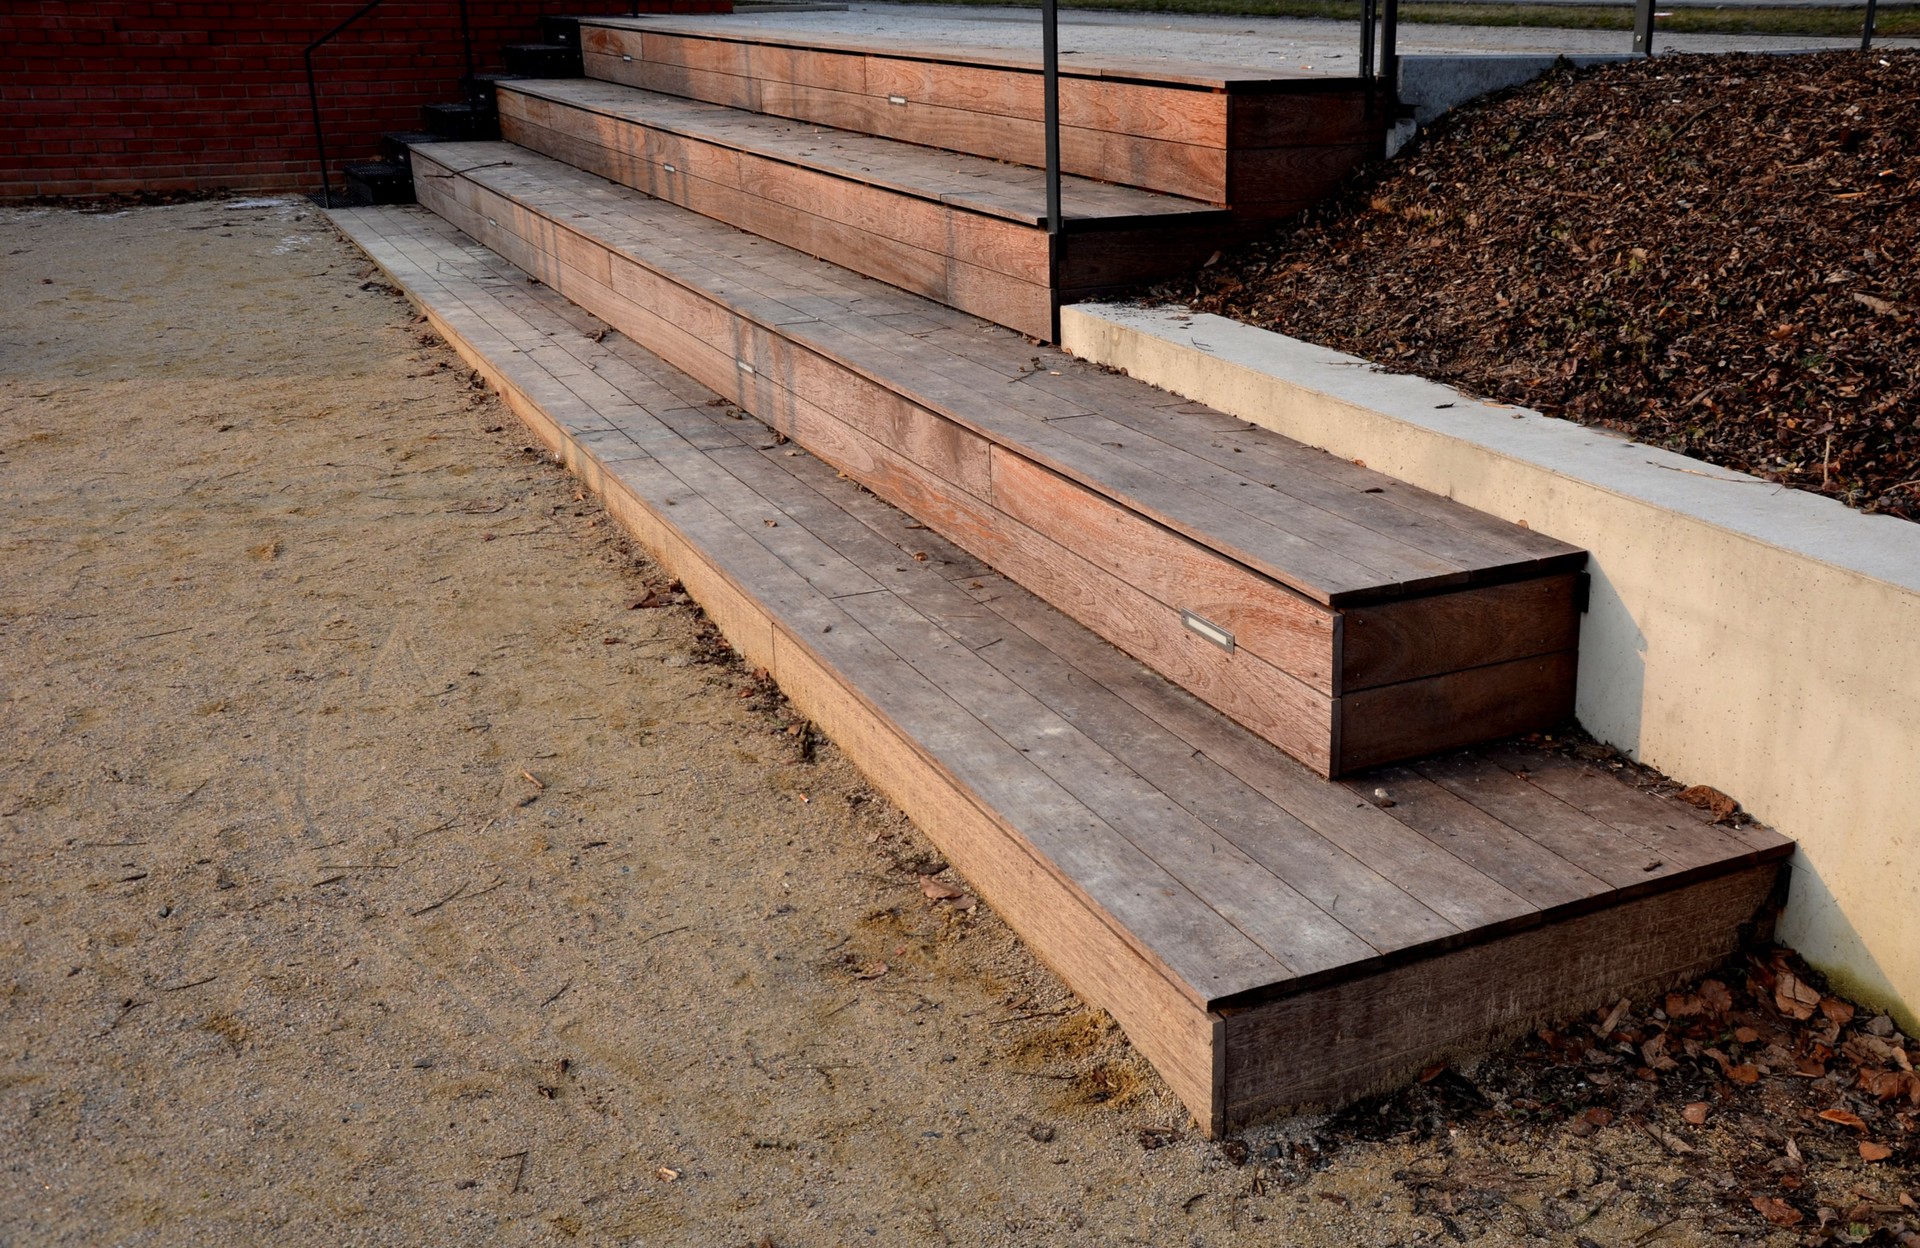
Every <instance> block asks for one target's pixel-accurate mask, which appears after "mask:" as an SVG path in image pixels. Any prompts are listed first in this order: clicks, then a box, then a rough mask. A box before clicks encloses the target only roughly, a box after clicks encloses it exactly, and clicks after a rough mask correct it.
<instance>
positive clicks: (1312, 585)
mask: <svg viewBox="0 0 1920 1248" xmlns="http://www.w3.org/2000/svg"><path fill="white" fill-rule="evenodd" d="M421 158H431V159H432V160H434V161H437V162H440V163H441V164H443V165H444V166H445V167H446V168H447V169H448V170H452V171H459V172H461V173H462V174H463V175H464V176H465V177H467V178H469V179H470V180H472V181H473V182H475V183H476V184H478V185H482V186H485V187H487V188H489V189H491V190H493V191H495V192H497V193H498V194H500V195H502V196H504V197H505V198H507V199H510V200H512V201H514V202H515V203H518V204H520V205H523V206H524V207H526V208H527V209H528V210H530V211H534V212H537V213H540V214H542V215H547V216H551V217H552V218H553V219H555V220H557V221H561V222H564V223H565V225H566V226H567V228H569V229H571V230H575V231H578V232H580V233H581V234H582V235H583V236H591V237H593V238H595V239H598V240H600V241H601V242H602V243H604V244H605V245H607V246H610V247H613V248H616V249H618V250H619V251H620V252H621V253H622V254H624V255H626V256H628V257H630V258H631V259H632V260H633V261H634V262H636V263H638V264H641V265H644V266H647V267H649V268H652V269H654V270H656V271H658V272H660V273H662V274H663V275H666V276H668V277H670V278H672V279H673V280H675V281H677V282H680V283H682V284H685V285H687V286H689V287H695V288H700V289H704V290H706V291H708V292H709V293H711V294H712V295H714V296H715V297H717V298H720V299H723V300H725V301H726V302H727V303H728V304H729V305H730V306H731V307H733V308H735V309H736V310H738V311H739V312H740V313H741V314H742V315H745V316H747V317H749V318H750V319H752V320H755V321H757V322H759V323H761V324H764V325H768V326H777V327H779V329H780V332H781V333H782V334H783V335H785V336H787V337H790V338H797V339H804V340H805V341H806V342H807V343H808V344H809V345H810V346H812V347H814V348H815V349H817V350H819V351H821V352H823V353H825V354H828V355H831V356H833V357H834V358H836V359H838V360H840V361H841V362H843V363H844V364H846V365H847V366H848V367H849V368H851V369H853V370H854V371H856V372H858V373H860V374H862V375H864V376H866V377H868V378H871V379H873V380H874V381H875V382H877V383H879V384H881V385H884V386H887V387H889V388H897V389H899V390H902V391H904V392H906V393H908V394H910V395H912V396H913V398H914V399H915V400H916V401H918V402H920V403H923V404H925V405H926V406H927V407H929V408H931V409H933V410H936V411H938V412H940V413H941V414H942V415H944V416H946V417H948V418H950V419H951V420H953V421H954V422H955V423H957V424H959V425H961V426H963V427H965V428H967V429H968V430H970V431H972V432H973V433H975V434H977V435H979V436H980V437H981V438H983V439H985V440H986V441H988V442H990V443H993V444H995V445H1000V446H1005V447H1008V448H1009V449H1012V450H1017V451H1018V452H1019V453H1020V454H1021V455H1023V456H1026V457H1029V458H1031V459H1033V460H1034V461H1035V462H1037V463H1040V464H1043V465H1045V466H1046V467H1048V468H1050V469H1052V470H1053V471H1055V472H1058V473H1060V474H1061V475H1063V476H1066V477H1068V478H1070V479H1072V480H1075V481H1078V482H1080V483H1082V484H1084V485H1086V486H1087V487H1089V488H1091V489H1093V490H1095V491H1097V492H1099V493H1101V494H1103V495H1105V496H1107V497H1109V498H1112V499H1115V500H1116V501H1119V502H1121V503H1123V504H1124V505H1125V506H1127V507H1128V508H1129V509H1131V510H1135V511H1137V512H1139V513H1140V514H1142V515H1145V516H1148V517H1150V518H1151V519H1152V520H1154V521H1155V522H1156V523H1158V524H1161V525H1164V526H1166V527H1167V528H1168V529H1170V530H1172V531H1174V532H1176V533H1179V534H1181V535H1182V536H1184V537H1186V538H1187V539H1189V540H1192V541H1195V542H1198V543H1200V544H1201V545H1203V546H1206V547H1209V548H1211V549H1216V550H1219V551H1220V552H1221V553H1223V554H1225V555H1227V556H1228V557H1230V558H1233V559H1235V560H1236V561H1238V562H1241V563H1244V564H1246V565H1247V566H1248V567H1251V568H1254V569H1256V570H1257V571H1259V572H1260V573H1262V574H1263V575H1265V576H1268V577H1271V578H1272V579H1273V580H1275V581H1276V582H1278V583H1279V584H1281V585H1283V586H1285V587H1287V588H1288V589H1289V590H1291V591H1293V592H1296V593H1298V594H1300V595H1302V596H1304V597H1305V598H1308V599H1310V600H1312V601H1314V602H1319V603H1323V604H1327V605H1345V604H1354V603H1362V602H1367V601H1377V600H1383V599H1391V598H1399V597H1404V596H1406V595H1409V594H1412V593H1419V592H1424V591H1431V590H1437V589H1442V588H1445V587H1448V586H1454V585H1464V584H1467V583H1470V582H1485V583H1497V582H1501V581H1508V580H1514V579H1518V578H1521V577H1534V576H1540V575H1544V574H1547V573H1551V572H1555V571H1577V570H1578V569H1579V568H1580V567H1581V566H1583V565H1584V562H1585V554H1584V552H1582V551H1579V550H1578V549H1576V548H1574V547H1571V546H1568V545H1567V544H1566V543H1563V542H1559V541H1556V540H1554V539H1552V538H1548V537H1545V536H1542V535H1540V534H1536V533H1533V532H1531V531H1529V530H1527V529H1522V528H1520V527H1518V526H1516V525H1511V524H1508V523H1506V522H1504V521H1500V520H1497V519H1494V518H1492V517H1489V516H1486V515H1483V514H1481V513H1478V512H1475V511H1473V510H1471V509H1469V508H1466V507H1462V506H1459V505H1458V504H1455V503H1453V502H1451V501H1450V500H1447V499H1442V498H1438V497H1436V496H1433V495H1429V494H1426V493H1425V492H1423V491H1419V490H1414V489H1412V488H1410V487H1408V486H1406V485H1404V484H1402V483H1400V482H1397V481H1394V480H1392V479H1391V478H1388V477H1385V476H1382V475H1380V474H1378V473H1374V472H1370V471H1368V470H1366V469H1364V468H1360V467H1358V466H1356V465H1352V464H1348V463H1345V462H1344V461H1340V460H1337V459H1335V458H1334V457H1332V456H1329V455H1325V454H1323V453H1321V452H1317V451H1311V450H1308V449H1307V448H1304V447H1301V446H1299V444H1297V443H1292V442H1290V441H1289V440H1287V439H1285V438H1281V437H1279V436H1278V435H1275V434H1271V433H1268V432H1266V431H1264V430H1259V429H1255V428H1253V427H1252V426H1247V425H1244V424H1240V423H1239V422H1230V421H1228V418H1225V417H1223V416H1221V414H1219V413H1217V412H1213V411H1211V410H1210V409H1205V408H1201V407H1198V406H1196V405H1194V404H1189V403H1183V402H1180V401H1179V400H1177V399H1176V398H1175V397H1174V396H1171V395H1168V394H1166V393H1165V392H1164V391H1160V390H1156V389H1154V388H1153V387H1151V386H1146V385H1143V384H1142V383H1139V382H1136V381H1133V380H1132V379H1130V378H1127V377H1124V376H1119V375H1116V374H1111V373H1107V372H1104V371H1102V370H1099V369H1095V368H1090V367H1087V366H1084V365H1078V364H1076V363H1075V362H1073V361H1072V360H1071V359H1070V357H1067V356H1065V355H1064V354H1062V353H1060V352H1058V351H1053V350H1049V349H1046V348H1040V347H1036V346H1034V345H1032V344H1031V343H1028V342H1026V341H1025V340H1023V339H1021V338H1020V337H1019V336H1017V335H1014V334H1011V333H1007V332H1005V331H1001V330H995V329H993V328H992V327H988V326H983V325H982V324H981V323H980V322H979V321H978V320H976V319H975V318H973V317H970V316H967V315H965V314H962V313H959V312H956V311H954V310H953V309H950V308H943V307H940V306H939V305H936V304H931V303H929V302H928V301H927V300H924V299H920V298H917V297H914V296H912V295H909V294H907V293H905V292H902V291H898V290H893V289H890V288H888V287H886V286H885V285H883V284H881V283H877V282H873V281H870V280H867V279H863V278H859V277H857V276H855V275H852V274H849V273H846V272H844V271H840V270H836V269H833V268H830V267H828V266H825V265H822V264H820V263H818V262H817V261H814V260H811V259H809V258H807V257H805V256H803V255H800V254H798V253H796V252H793V251H791V250H790V249H788V248H785V247H782V246H780V245H778V244H775V243H772V242H768V241H766V240H757V239H751V238H749V237H747V236H744V235H742V234H740V233H739V232H738V231H735V230H731V229H728V228H727V227H725V226H722V225H719V224H718V223H716V222H713V221H709V220H707V219H705V218H702V217H700V216H698V215H695V214H692V213H687V212H684V211H682V210H679V209H677V208H674V207H673V206H672V205H669V204H664V203H661V202H659V201H657V200H653V199H650V198H648V197H646V196H643V195H639V194H637V193H634V192H631V191H628V190H625V189H623V188H620V187H616V186H612V185H610V184H608V183H607V182H606V181H604V180H603V179H600V178H596V177H594V176H593V175H591V174H586V173H582V172H580V171H578V170H576V169H573V168H571V167H569V166H567V165H564V164H562V163H560V162H558V161H554V160H551V159H548V158H545V157H542V156H539V155H537V154H534V153H530V152H526V151H523V150H520V149H515V148H511V147H507V146H505V145H497V144H495V145H490V144H446V143H441V144H435V145H433V146H432V147H431V148H430V149H422V151H421V153H419V155H418V156H416V159H421ZM1223 422H1224V423H1225V424H1230V425H1231V426H1232V428H1230V429H1224V430H1223ZM1236 447H1238V448H1241V449H1240V450H1238V451H1236V450H1235V448H1236ZM1248 447H1257V448H1259V449H1258V450H1257V451H1256V452H1255V453H1253V454H1251V455H1248V454H1246V453H1245V448H1248ZM1242 459H1244V460H1246V461H1247V464H1248V468H1247V469H1246V470H1241V469H1240V467H1239V465H1238V464H1237V463H1233V464H1231V466H1230V464H1229V462H1226V461H1229V460H1232V461H1237V460H1242Z"/></svg>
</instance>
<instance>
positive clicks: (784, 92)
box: [588, 59, 1227, 204]
mask: <svg viewBox="0 0 1920 1248" xmlns="http://www.w3.org/2000/svg"><path fill="white" fill-rule="evenodd" d="M588 76H589V77H592V78H596V79H600V80H603V81H607V82H617V83H620V84H622V85H625V86H630V87H637V88H640V89H641V90H645V91H657V92H661V93H663V94H667V95H678V96H685V97H687V98H689V99H695V100H702V101H705V102H708V103H712V104H722V105H726V106H727V107H730V108H744V109H751V110H753V111H756V112H762V113H767V114H770V115H772V116H776V117H785V118H789V119H791V120H795V121H806V122H813V123H816V124H819V125H824V126H832V127H834V128H836V129H840V130H853V131H858V132H860V133H863V134H877V135H883V136H885V137H887V138H892V139H899V140H901V141H902V142H906V143H918V144H922V145H924V146H927V147H935V148H941V149H944V150H947V151H954V152H966V153H969V154H971V155H974V156H981V157H985V158H987V159H991V160H1005V161H1010V162H1012V163H1016V164H1022V165H1033V166H1038V165H1040V164H1042V163H1044V160H1045V133H1044V131H1043V129H1042V127H1041V123H1040V121H1039V120H1038V118H1037V116H1036V117H1033V118H1026V117H1008V116H1002V115H997V114H993V113H983V112H979V111H976V110H974V109H973V108H971V107H968V106H965V105H956V106H949V105H946V104H942V103H936V102H932V101H929V100H923V99H906V98H905V97H890V96H888V95H885V94H878V95H874V94H854V93H851V92H847V91H835V90H831V89H828V88H824V87H816V86H811V85H807V84H800V83H790V82H783V81H778V80H772V79H766V78H749V77H742V76H738V75H735V74H728V73H719V72H713V71H709V70H705V69H697V68H692V67H688V66H684V65H678V64H671V63H666V62H656V61H644V60H635V61H632V62H620V61H618V60H617V59H602V60H599V61H592V60H591V59H590V63H589V65H588ZM895 98H901V99H904V100H905V102H904V103H895V102H894V100H895ZM1060 161H1061V163H1060V167H1061V169H1062V170H1063V171H1065V172H1066V173H1069V174H1076V175H1079V176H1081V177H1089V178H1098V179H1102V180H1105V181H1111V182H1118V183H1121V184H1122V185H1126V186H1137V187H1142V188H1144V189H1147V190H1155V191H1160V192H1163V193H1165V194H1169V195H1178V196H1182V197H1184V198H1188V199H1196V200H1201V201H1204V202H1206V203H1211V204H1222V203H1225V202H1226V198H1227V153H1226V151H1225V149H1223V148H1221V147H1219V146H1218V145H1211V146H1208V145H1200V144H1195V143H1181V142H1171V141H1165V140H1161V139H1153V138H1145V137H1141V136H1139V135H1134V134H1127V133H1117V132H1112V131H1106V130H1098V129H1090V128H1085V127H1080V126H1074V125H1066V124H1063V125H1062V126H1061V129H1060Z"/></svg>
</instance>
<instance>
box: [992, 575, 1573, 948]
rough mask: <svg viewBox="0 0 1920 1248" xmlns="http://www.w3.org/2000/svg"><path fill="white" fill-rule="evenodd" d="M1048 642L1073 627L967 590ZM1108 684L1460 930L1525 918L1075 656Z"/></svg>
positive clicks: (1282, 767) (1140, 684)
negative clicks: (1095, 671)
mask: <svg viewBox="0 0 1920 1248" xmlns="http://www.w3.org/2000/svg"><path fill="white" fill-rule="evenodd" d="M973 592H974V594H975V596H976V597H978V598H980V599H981V600H982V601H983V602H985V603H987V605H989V606H991V607H993V609H994V610H995V611H997V612H1000V613H1001V614H1004V615H1006V616H1007V617H1008V618H1009V619H1010V620H1012V621H1013V622H1014V623H1017V624H1018V625H1019V626H1020V627H1021V628H1022V629H1024V630H1025V631H1026V632H1027V633H1029V634H1030V635H1031V636H1033V637H1035V638H1036V639H1038V640H1039V641H1041V642H1042V643H1043V644H1045V645H1047V646H1048V647H1049V648H1053V649H1061V648H1064V647H1067V646H1069V645H1071V644H1072V643H1071V642H1070V641H1069V640H1068V639H1067V636H1066V634H1070V633H1071V631H1072V627H1073V626H1072V625H1071V624H1070V623H1069V622H1068V621H1066V620H1063V619H1061V618H1060V617H1059V616H1057V615H1054V614H1053V613H1051V612H1047V611H1045V610H1043V609H1040V608H1039V607H1038V606H1037V605H1035V604H1033V603H1032V602H1031V600H1030V599H1029V598H1027V597H1026V596H1025V595H1020V594H1003V593H1002V592H1001V590H1000V587H999V584H998V583H997V582H983V587H982V588H981V589H979V590H976V591H973ZM1081 659H1082V661H1083V662H1085V663H1087V664H1088V665H1089V670H1097V678H1098V679H1099V681H1100V682H1101V683H1102V685H1104V686H1105V687H1106V688H1107V689H1109V690H1111V691H1113V693H1114V694H1115V695H1116V696H1118V697H1120V698H1121V699H1123V700H1124V701H1126V702H1127V704H1128V705H1130V706H1132V707H1134V708H1135V709H1136V710H1138V711H1140V712H1141V713H1142V714H1144V715H1145V716H1147V718H1148V719H1150V720H1152V721H1153V722H1154V723H1156V724H1158V725H1160V726H1161V727H1162V728H1163V729H1165V730H1166V731H1168V732H1170V733H1172V734H1174V735H1175V736H1177V737H1178V738H1179V739H1181V740H1182V741H1185V742H1186V743H1187V745H1188V747H1189V748H1191V749H1194V750H1198V751H1199V752H1201V753H1202V754H1204V755H1205V756H1206V757H1208V758H1210V759H1212V760H1213V761H1214V762H1216V763H1218V764H1219V765H1220V766H1221V767H1222V768H1224V769H1225V770H1226V771H1228V772H1229V773H1231V774H1232V775H1233V776H1235V777H1236V778H1237V779H1238V780H1240V782H1241V783H1243V784H1245V785H1246V786H1247V787H1248V788H1250V789H1252V790H1253V791H1255V792H1256V793H1259V794H1260V795H1261V796H1263V797H1265V798H1266V799H1267V800H1268V801H1270V802H1272V803H1274V805H1276V806H1277V807H1279V808H1280V809H1281V810H1284V811H1286V812H1287V813H1288V814H1289V815H1291V816H1292V817H1294V818H1295V819H1297V820H1299V821H1300V822H1301V823H1302V824H1305V825H1306V826H1307V827H1309V828H1312V829H1313V830H1314V831H1316V832H1317V833H1319V834H1320V835H1321V836H1322V837H1324V838H1326V840H1328V841H1329V842H1331V843H1332V844H1334V845H1337V846H1339V847H1340V848H1341V849H1342V850H1344V851H1345V852H1346V853H1347V854H1349V855H1351V856H1352V857H1353V858H1354V859H1355V860H1356V861H1358V862H1361V863H1363V864H1365V865H1366V866H1367V867H1368V868H1369V869H1371V870H1372V871H1373V872H1374V873H1375V874H1377V875H1380V876H1382V877H1383V878H1385V879H1388V880H1391V881H1393V882H1394V883H1395V884H1396V885H1397V886H1399V887H1400V888H1401V889H1402V890H1404V891H1405V892H1407V893H1408V894H1409V895H1410V896H1412V897H1414V898H1415V899H1417V900H1418V901H1420V902H1421V903H1422V904H1424V905H1425V906H1426V907H1427V908H1429V909H1431V910H1433V911H1434V912H1435V913H1436V914H1439V915H1441V916H1442V917H1444V918H1445V919H1446V920H1447V921H1448V922H1450V923H1452V924H1454V926H1455V929H1456V930H1459V931H1466V930H1471V929H1474V928H1479V927H1487V928H1505V927H1507V926H1510V925H1512V924H1513V923H1515V922H1529V921H1531V920H1532V918H1533V916H1534V915H1535V914H1536V913H1537V907H1535V906H1533V905H1532V904H1530V903H1529V902H1527V901H1526V900H1525V899H1524V898H1521V897H1519V896H1518V895H1516V894H1514V893H1512V892H1511V891H1509V890H1508V889H1506V888H1505V887H1504V886H1502V885H1500V884H1499V883H1497V882H1496V881H1494V880H1492V879H1490V878H1488V877H1487V876H1486V875H1485V874H1483V873H1482V872H1480V871H1478V870H1476V869H1475V868H1473V867H1471V866H1469V865H1468V864H1466V863H1464V862H1462V861H1460V860H1459V859H1458V858H1455V857H1454V856H1453V855H1452V854H1450V853H1448V852H1447V851H1445V850H1444V849H1441V848H1440V847H1438V846H1436V845H1434V844H1433V843H1432V842H1431V841H1428V840H1427V839H1426V838H1424V837H1422V836H1420V835H1419V834H1418V833H1416V832H1414V831H1413V830H1412V829H1410V828H1408V827H1407V826H1406V825H1405V824H1402V823H1401V822H1400V821H1398V820H1396V819H1394V818H1393V817H1392V816H1391V815H1390V814H1388V813H1387V812H1386V811H1383V810H1379V809H1377V808H1375V807H1374V806H1373V804H1372V803H1370V802H1365V801H1362V800H1360V799H1359V798H1358V797H1356V796H1354V795H1353V794H1352V793H1350V792H1348V791H1347V790H1345V789H1344V788H1341V787H1339V786H1336V785H1329V784H1327V783H1325V782H1324V781H1323V780H1322V779H1321V778H1320V777H1318V776H1315V775H1313V774H1312V773H1310V772H1309V771H1308V770H1307V769H1306V767H1305V766H1303V765H1302V764H1300V763H1299V762H1296V761H1295V760H1294V759H1292V758H1288V757H1287V756H1285V755H1283V754H1280V753H1278V752H1277V751H1275V750H1274V748H1273V747H1272V746H1271V745H1269V744H1267V743H1266V742H1265V741H1263V740H1259V739H1256V738H1255V737H1254V736H1253V735H1251V734H1249V733H1246V732H1242V731H1239V730H1237V729H1235V728H1234V727H1233V726H1232V725H1230V724H1225V723H1222V722H1221V719H1220V717H1219V716H1218V715H1217V714H1214V713H1212V712H1211V711H1209V710H1208V708H1207V707H1205V706H1203V705H1202V704H1200V703H1198V702H1195V701H1192V700H1190V699H1186V698H1180V697H1169V696H1168V691H1167V688H1166V685H1165V682H1163V681H1160V680H1158V679H1156V678H1154V677H1153V675H1152V674H1151V673H1148V672H1146V671H1143V670H1141V669H1140V668H1139V667H1138V666H1137V665H1135V664H1131V663H1127V662H1125V661H1124V659H1122V658H1120V656H1117V655H1116V656H1112V658H1110V659H1109V660H1107V661H1106V662H1104V663H1096V660H1095V659H1093V658H1092V657H1089V656H1087V655H1085V654H1084V653H1083V654H1082V655H1081Z"/></svg>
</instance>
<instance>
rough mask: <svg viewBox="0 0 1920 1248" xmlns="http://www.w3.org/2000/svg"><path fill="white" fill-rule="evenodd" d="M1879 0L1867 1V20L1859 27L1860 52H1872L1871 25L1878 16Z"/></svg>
mask: <svg viewBox="0 0 1920 1248" xmlns="http://www.w3.org/2000/svg"><path fill="white" fill-rule="evenodd" d="M1879 8H1880V0H1867V19H1866V21H1865V22H1864V23H1862V25H1861V27H1860V50H1861V51H1862V52H1871V51H1873V23H1874V18H1875V17H1877V16H1878V10H1879Z"/></svg>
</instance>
